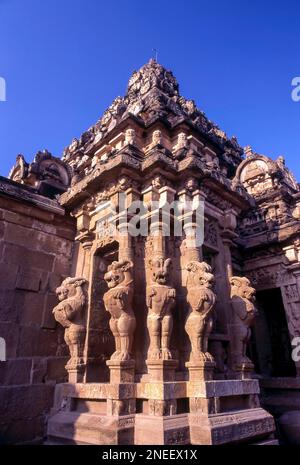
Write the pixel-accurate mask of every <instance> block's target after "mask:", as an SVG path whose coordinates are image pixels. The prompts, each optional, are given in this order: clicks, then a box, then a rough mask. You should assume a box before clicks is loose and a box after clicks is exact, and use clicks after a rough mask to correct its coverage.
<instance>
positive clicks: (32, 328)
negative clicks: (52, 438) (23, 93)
mask: <svg viewBox="0 0 300 465" xmlns="http://www.w3.org/2000/svg"><path fill="white" fill-rule="evenodd" d="M73 238H74V225H73V221H72V220H69V219H68V218H66V216H65V215H64V210H63V209H62V208H60V207H58V204H57V202H56V201H55V200H49V199H46V198H45V197H42V196H40V195H38V194H36V193H35V192H34V190H33V189H29V188H27V187H25V186H21V185H17V184H16V183H14V182H12V181H9V180H7V179H5V178H1V179H0V282H1V287H0V328H1V331H0V333H1V334H0V335H1V337H3V338H4V340H5V342H6V360H7V361H6V362H5V363H3V362H1V363H0V441H1V443H5V444H8V443H14V444H16V443H26V442H35V443H38V442H39V441H41V440H42V438H43V436H44V433H45V427H46V420H47V415H48V412H49V410H50V408H51V406H52V404H53V394H54V387H55V384H56V383H58V382H63V381H65V380H66V379H67V373H66V371H65V368H64V366H65V364H66V361H67V359H68V350H67V348H66V345H65V343H64V338H63V336H64V334H63V333H64V331H63V328H61V327H59V326H58V325H56V322H55V320H54V317H53V315H52V309H53V307H54V305H55V304H56V302H57V299H56V296H55V293H54V291H55V289H56V288H57V286H58V285H59V284H60V283H61V281H62V280H63V279H64V278H65V277H66V276H69V275H70V273H71V256H72V248H73Z"/></svg>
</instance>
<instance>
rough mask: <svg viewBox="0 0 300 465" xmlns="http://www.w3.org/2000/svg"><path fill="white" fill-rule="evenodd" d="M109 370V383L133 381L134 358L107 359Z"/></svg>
mask: <svg viewBox="0 0 300 465" xmlns="http://www.w3.org/2000/svg"><path fill="white" fill-rule="evenodd" d="M106 365H107V366H108V368H109V371H110V383H133V382H134V366H135V362H134V360H107V362H106Z"/></svg>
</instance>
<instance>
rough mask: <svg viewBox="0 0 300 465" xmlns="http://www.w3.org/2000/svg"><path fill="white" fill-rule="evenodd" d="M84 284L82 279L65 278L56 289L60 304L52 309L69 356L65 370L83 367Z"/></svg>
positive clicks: (84, 332)
mask: <svg viewBox="0 0 300 465" xmlns="http://www.w3.org/2000/svg"><path fill="white" fill-rule="evenodd" d="M86 283H87V281H86V280H85V279H83V278H66V279H65V280H64V281H63V282H62V284H61V285H60V286H59V287H58V288H57V289H56V295H57V297H58V299H59V300H60V302H59V304H58V305H57V306H56V307H54V309H53V315H54V318H55V319H56V321H57V322H58V323H60V324H61V325H62V326H63V327H64V328H65V341H66V344H67V345H68V347H69V351H70V356H71V358H70V360H69V361H68V363H67V365H66V369H67V370H76V369H78V368H81V367H82V366H83V365H84V357H83V355H84V354H83V351H84V342H85V336H86V326H85V308H86V303H87V295H86V290H85V285H86Z"/></svg>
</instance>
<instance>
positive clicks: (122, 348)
mask: <svg viewBox="0 0 300 465" xmlns="http://www.w3.org/2000/svg"><path fill="white" fill-rule="evenodd" d="M132 271H133V263H132V261H131V260H119V261H114V262H113V263H112V264H111V265H109V267H108V269H107V273H106V274H105V275H104V279H105V281H106V283H107V285H108V291H107V292H106V293H105V294H104V296H103V300H104V305H105V308H106V310H107V311H108V312H109V313H110V315H111V317H110V321H109V326H110V329H111V332H112V334H113V336H114V339H115V352H114V353H113V354H112V356H111V358H110V360H108V361H107V362H106V363H107V365H108V367H109V369H110V382H111V383H128V382H134V366H135V362H134V359H133V358H132V343H133V334H134V330H135V327H136V319H135V315H134V312H133V309H132V300H133V276H132Z"/></svg>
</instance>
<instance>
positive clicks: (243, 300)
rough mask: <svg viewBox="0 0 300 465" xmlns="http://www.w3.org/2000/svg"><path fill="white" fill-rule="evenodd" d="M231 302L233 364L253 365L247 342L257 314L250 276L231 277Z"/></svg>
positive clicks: (236, 365)
mask: <svg viewBox="0 0 300 465" xmlns="http://www.w3.org/2000/svg"><path fill="white" fill-rule="evenodd" d="M230 284H231V304H232V309H233V324H232V325H233V328H232V329H233V331H232V354H233V364H234V366H235V367H240V366H242V365H243V364H250V365H252V362H251V360H250V359H249V358H248V357H247V356H246V349H247V343H248V341H249V339H250V336H251V329H250V328H251V325H252V324H253V322H254V318H255V316H256V315H257V313H258V312H257V309H256V308H255V305H254V299H255V289H254V288H253V287H251V283H250V281H249V279H248V278H245V277H240V276H233V277H231V278H230Z"/></svg>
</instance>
